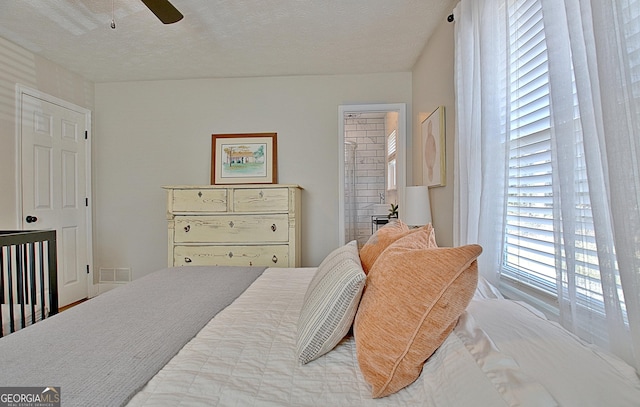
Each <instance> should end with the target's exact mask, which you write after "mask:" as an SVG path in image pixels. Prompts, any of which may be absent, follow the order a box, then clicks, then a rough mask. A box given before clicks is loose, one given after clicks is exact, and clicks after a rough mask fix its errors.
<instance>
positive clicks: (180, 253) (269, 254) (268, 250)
mask: <svg viewBox="0 0 640 407" xmlns="http://www.w3.org/2000/svg"><path fill="white" fill-rule="evenodd" d="M173 254H174V256H173V261H174V264H173V265H174V266H219V265H225V266H267V267H288V263H289V247H288V246H287V245H266V246H242V245H238V246H226V245H225V246H183V245H176V246H174V253H173Z"/></svg>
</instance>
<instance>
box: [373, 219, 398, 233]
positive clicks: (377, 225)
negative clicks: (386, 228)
mask: <svg viewBox="0 0 640 407" xmlns="http://www.w3.org/2000/svg"><path fill="white" fill-rule="evenodd" d="M395 218H396V216H392V217H391V218H389V215H372V216H371V234H373V233H374V232H375V231H376V230H378V229H379V228H380V226H381V225H386V224H387V223H389V220H391V219H395Z"/></svg>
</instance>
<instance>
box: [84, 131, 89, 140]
mask: <svg viewBox="0 0 640 407" xmlns="http://www.w3.org/2000/svg"><path fill="white" fill-rule="evenodd" d="M84 139H85V140H88V139H89V130H85V131H84Z"/></svg>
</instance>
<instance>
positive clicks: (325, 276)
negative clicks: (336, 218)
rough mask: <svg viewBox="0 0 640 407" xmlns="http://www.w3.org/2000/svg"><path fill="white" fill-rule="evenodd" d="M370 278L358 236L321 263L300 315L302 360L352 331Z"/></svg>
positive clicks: (299, 352)
mask: <svg viewBox="0 0 640 407" xmlns="http://www.w3.org/2000/svg"><path fill="white" fill-rule="evenodd" d="M366 278H367V276H366V274H365V273H364V270H362V264H361V263H360V257H359V256H358V245H357V243H356V241H355V240H354V241H352V242H349V243H348V244H346V245H345V246H342V247H340V248H338V249H336V250H334V251H333V252H331V253H330V254H329V255H328V256H327V257H326V258H325V259H324V260H323V261H322V263H320V266H318V269H317V270H316V273H315V274H314V276H313V279H312V280H311V283H309V287H307V292H306V294H305V296H304V303H303V305H302V311H301V313H300V318H299V319H298V337H297V341H296V355H297V357H298V361H299V362H300V363H301V364H305V363H308V362H311V361H312V360H314V359H316V358H318V357H320V356H322V355H324V354H325V353H327V352H329V351H330V350H331V349H333V348H334V347H335V346H336V345H337V344H338V343H339V342H340V341H341V340H342V338H344V337H345V335H346V334H347V333H348V332H349V329H350V328H351V325H352V324H353V319H354V317H355V314H356V310H357V309H358V303H359V302H360V297H361V296H362V290H363V289H364V284H365V281H366Z"/></svg>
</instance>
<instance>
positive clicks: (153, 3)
mask: <svg viewBox="0 0 640 407" xmlns="http://www.w3.org/2000/svg"><path fill="white" fill-rule="evenodd" d="M142 2H143V3H144V4H145V5H146V6H147V7H148V8H149V10H151V12H152V13H153V14H155V15H156V17H158V18H159V19H160V21H162V22H163V23H164V24H173V23H176V22H178V21H180V20H182V17H183V15H182V13H180V12H179V11H178V9H176V8H175V7H173V4H171V3H169V0H142Z"/></svg>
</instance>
